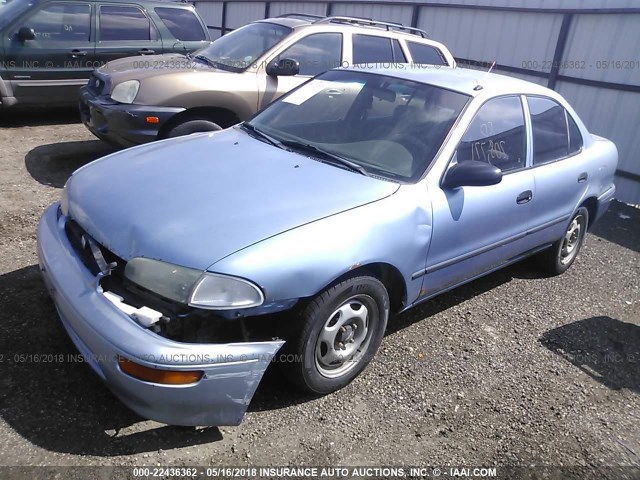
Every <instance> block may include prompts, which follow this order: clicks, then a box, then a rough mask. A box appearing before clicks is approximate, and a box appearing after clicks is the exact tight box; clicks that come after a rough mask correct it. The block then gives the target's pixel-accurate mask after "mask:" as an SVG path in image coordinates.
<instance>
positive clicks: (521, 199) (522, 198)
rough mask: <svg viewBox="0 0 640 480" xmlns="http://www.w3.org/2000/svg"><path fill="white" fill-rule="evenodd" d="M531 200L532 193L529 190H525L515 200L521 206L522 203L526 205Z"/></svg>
mask: <svg viewBox="0 0 640 480" xmlns="http://www.w3.org/2000/svg"><path fill="white" fill-rule="evenodd" d="M532 198H533V192H532V191H531V190H526V191H524V192H522V193H521V194H520V195H518V198H516V203H517V204H519V205H521V204H523V203H527V202H528V201H529V200H531V199H532Z"/></svg>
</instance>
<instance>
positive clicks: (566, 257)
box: [560, 215, 584, 265]
mask: <svg viewBox="0 0 640 480" xmlns="http://www.w3.org/2000/svg"><path fill="white" fill-rule="evenodd" d="M583 224H584V217H583V216H582V215H578V216H576V217H575V218H574V219H573V221H572V222H571V223H570V224H569V227H568V228H567V231H566V232H565V234H564V239H563V240H562V249H561V250H560V263H562V264H563V265H566V264H567V263H569V262H571V261H572V260H573V258H574V257H575V256H576V254H577V253H578V248H579V245H580V239H581V237H582V235H581V233H582V227H583Z"/></svg>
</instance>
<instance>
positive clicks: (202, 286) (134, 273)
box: [124, 258, 264, 310]
mask: <svg viewBox="0 0 640 480" xmlns="http://www.w3.org/2000/svg"><path fill="white" fill-rule="evenodd" d="M124 274H125V276H126V277H127V278H128V279H129V280H131V281H132V282H134V283H136V284H138V285H140V286H141V287H144V288H146V289H147V290H150V291H152V292H155V293H157V294H158V295H161V296H163V297H165V298H168V299H170V300H174V301H176V302H180V303H185V304H189V305H191V306H193V307H198V308H207V309H212V310H229V309H234V308H248V307H257V306H258V305H262V302H264V296H263V295H262V291H261V290H260V289H259V288H258V287H257V286H256V285H253V284H252V283H250V282H248V281H246V280H243V279H240V278H235V277H228V276H226V275H219V274H215V273H208V272H204V273H203V272H202V270H197V269H194V268H187V267H181V266H179V265H173V264H171V263H166V262H161V261H159V260H151V259H149V258H133V259H131V260H130V261H129V262H127V266H126V267H125V270H124Z"/></svg>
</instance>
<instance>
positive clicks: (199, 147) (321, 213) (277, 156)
mask: <svg viewBox="0 0 640 480" xmlns="http://www.w3.org/2000/svg"><path fill="white" fill-rule="evenodd" d="M398 188H399V185H398V184H396V183H393V182H388V181H384V180H380V179H376V178H371V177H365V176H363V175H360V174H358V173H354V172H352V171H349V170H344V169H342V168H339V167H336V166H333V165H328V164H324V163H321V162H319V161H316V160H313V159H311V158H308V157H306V156H302V155H299V154H295V153H292V152H288V151H284V150H281V149H279V148H277V147H274V146H271V145H269V144H266V143H264V142H262V141H260V140H257V139H254V138H252V137H250V136H248V135H247V134H246V133H245V132H243V131H241V130H239V129H238V128H237V127H236V128H230V129H227V130H223V131H220V132H212V133H204V134H196V135H192V136H189V137H182V138H177V139H171V140H165V141H161V142H155V143H152V144H148V145H142V146H139V147H135V148H131V149H128V150H125V151H122V152H118V153H115V154H112V155H110V156H107V157H104V158H103V159H100V160H97V161H95V162H93V163H91V164H89V165H87V166H85V167H82V168H80V169H79V170H77V171H76V172H75V173H74V174H73V176H72V177H71V179H70V181H69V182H68V183H67V187H66V189H67V193H66V194H67V203H68V208H69V215H70V216H71V217H72V218H73V219H74V220H76V221H77V222H78V223H79V224H80V225H81V226H82V227H83V228H84V229H85V230H86V231H87V232H88V233H89V234H90V235H91V236H92V237H93V238H94V239H95V240H96V241H98V242H99V243H100V244H102V245H103V246H104V247H106V248H107V249H109V250H110V251H112V252H113V253H115V254H116V255H118V256H119V257H121V258H123V259H125V260H129V259H131V258H133V257H141V256H143V257H148V258H154V259H157V260H163V261H166V262H170V263H174V264H178V265H183V266H187V267H193V268H199V269H202V270H205V269H207V268H208V267H209V266H210V265H212V264H213V263H215V262H217V261H219V260H220V259H222V258H224V257H226V256H227V255H230V254H232V253H234V252H236V251H238V250H240V249H243V248H245V247H247V246H250V245H252V244H254V243H256V242H260V241H261V240H264V239H266V238H269V237H271V236H274V235H277V234H279V233H281V232H284V231H287V230H290V229H293V228H295V227H298V226H300V225H304V224H306V223H309V222H313V221H315V220H318V219H320V218H323V217H327V216H329V215H334V214H337V213H339V212H342V211H344V210H348V209H352V208H355V207H358V206H360V205H363V204H366V203H370V202H374V201H376V200H380V199H382V198H384V197H387V196H389V195H392V194H393V193H394V192H395V191H396V190H397V189H398ZM336 235H339V232H336Z"/></svg>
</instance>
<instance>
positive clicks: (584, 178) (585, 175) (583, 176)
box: [578, 172, 589, 183]
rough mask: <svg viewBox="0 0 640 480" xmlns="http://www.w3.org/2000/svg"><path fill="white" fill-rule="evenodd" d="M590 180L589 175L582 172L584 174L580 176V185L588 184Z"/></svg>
mask: <svg viewBox="0 0 640 480" xmlns="http://www.w3.org/2000/svg"><path fill="white" fill-rule="evenodd" d="M588 178H589V174H588V173H587V172H582V173H581V174H580V175H579V176H578V183H583V182H586V181H587V179H588Z"/></svg>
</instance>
